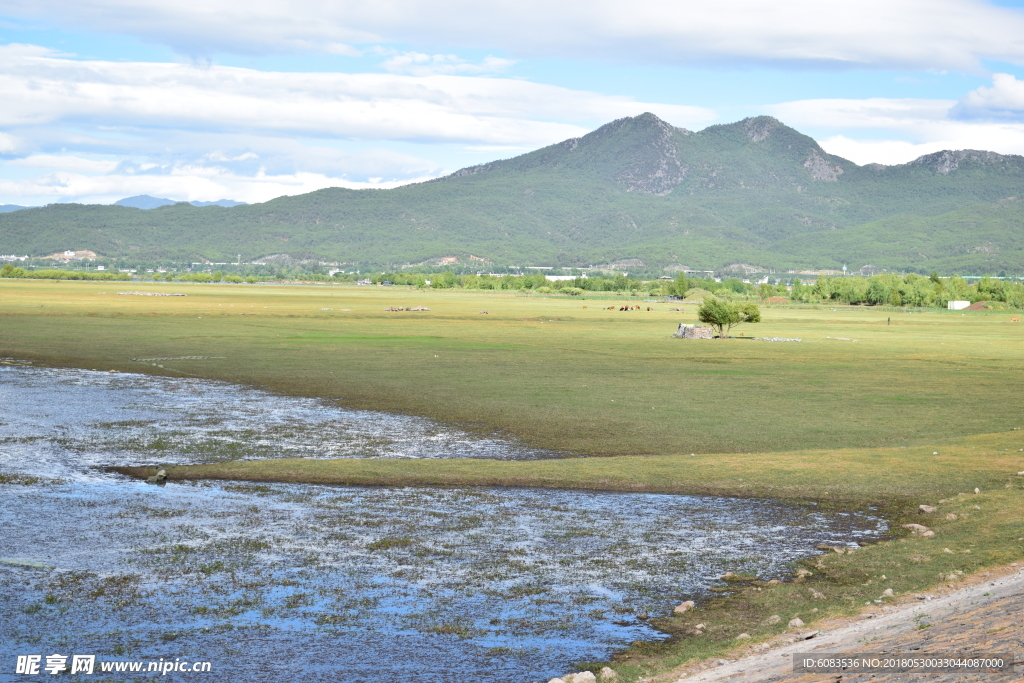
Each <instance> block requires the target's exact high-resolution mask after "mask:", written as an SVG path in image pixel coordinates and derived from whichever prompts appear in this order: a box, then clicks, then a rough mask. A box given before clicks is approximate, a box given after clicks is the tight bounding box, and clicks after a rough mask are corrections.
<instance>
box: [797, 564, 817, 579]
mask: <svg viewBox="0 0 1024 683" xmlns="http://www.w3.org/2000/svg"><path fill="white" fill-rule="evenodd" d="M793 576H794V577H796V579H797V580H798V581H799V580H800V579H806V578H807V577H808V576H814V572H812V571H811V570H810V569H804V568H803V567H801V568H800V569H797V570H796V571H795V572H793Z"/></svg>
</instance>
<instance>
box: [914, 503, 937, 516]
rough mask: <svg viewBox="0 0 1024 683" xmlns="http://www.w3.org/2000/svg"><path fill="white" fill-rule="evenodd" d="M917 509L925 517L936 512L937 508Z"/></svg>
mask: <svg viewBox="0 0 1024 683" xmlns="http://www.w3.org/2000/svg"><path fill="white" fill-rule="evenodd" d="M917 509H918V510H920V511H921V512H922V513H923V514H926V515H930V514H931V513H933V512H937V511H938V508H933V507H932V506H931V505H918V506H917Z"/></svg>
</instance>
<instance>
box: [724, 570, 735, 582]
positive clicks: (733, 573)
mask: <svg viewBox="0 0 1024 683" xmlns="http://www.w3.org/2000/svg"><path fill="white" fill-rule="evenodd" d="M734 576H736V572H726V573H724V574H722V580H723V581H728V580H729V579H731V578H732V577H734Z"/></svg>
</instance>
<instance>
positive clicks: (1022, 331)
mask: <svg viewBox="0 0 1024 683" xmlns="http://www.w3.org/2000/svg"><path fill="white" fill-rule="evenodd" d="M126 290H130V291H149V292H165V293H173V292H183V293H185V294H187V295H188V296H186V297H153V296H130V295H119V294H117V292H118V291H126ZM624 304H631V305H639V306H640V307H641V310H638V311H628V312H627V311H619V310H618V308H619V307H620V306H621V305H624ZM391 306H404V307H414V306H426V307H428V308H430V309H431V310H429V311H398V312H385V311H384V309H385V308H387V307H391ZM609 306H614V308H615V310H608V307H609ZM648 307H649V308H651V309H653V310H651V311H648V310H646V309H647V308H648ZM679 307H680V305H679V304H678V303H660V302H659V303H654V302H646V301H644V299H643V298H640V297H635V298H634V297H616V296H608V297H605V298H604V299H593V298H588V299H585V300H580V299H561V298H542V297H539V296H529V297H527V296H516V295H513V294H503V293H476V292H461V291H458V292H434V291H429V292H415V291H409V290H404V289H399V288H381V287H377V288H372V289H371V288H359V289H357V288H354V287H349V288H346V287H341V286H324V287H298V286H288V287H284V286H282V287H276V286H252V285H248V286H246V285H243V286H227V285H182V284H177V283H176V284H173V285H155V284H138V283H131V284H120V283H119V284H116V285H114V284H111V283H87V282H73V283H68V282H38V281H10V280H9V281H0V355H2V356H11V357H15V358H22V359H32V360H36V361H39V362H41V363H45V364H51V365H64V364H66V365H73V366H77V367H85V368H95V369H102V370H112V369H113V370H119V371H137V372H138V371H141V372H150V373H159V374H166V375H171V376H198V377H206V378H212V379H220V380H226V381H232V382H240V383H244V384H250V385H256V386H261V387H265V388H268V389H273V390H275V391H280V392H285V393H290V394H297V395H305V396H316V397H322V398H325V399H329V400H335V401H338V402H339V403H340V404H341V405H344V406H346V407H350V408H372V409H381V410H389V411H395V412H403V413H409V414H416V415H424V416H428V417H432V418H436V419H440V420H444V421H449V422H455V423H459V424H460V425H461V426H463V427H466V428H469V429H476V430H480V431H484V432H488V433H492V432H493V433H498V434H501V435H504V436H508V437H513V438H518V439H520V440H522V441H525V442H528V443H530V444H531V445H534V446H540V447H546V448H551V449H555V450H560V451H566V452H570V453H573V454H576V455H580V456H587V455H590V456H618V457H600V458H584V457H577V458H565V459H559V460H542V461H532V462H498V461H467V460H447V461H423V460H419V461H405V460H403V461H397V460H394V461H370V460H276V461H265V462H228V463H221V464H217V465H209V466H202V467H192V468H176V469H174V470H172V471H171V476H172V478H174V477H183V478H201V477H211V478H231V479H240V480H250V481H259V480H274V481H314V482H324V483H346V484H373V485H407V484H413V485H416V484H431V485H435V484H436V485H450V486H455V485H518V486H557V487H572V488H592V489H616V490H645V491H667V492H680V493H711V494H719V495H739V496H770V497H777V498H784V499H789V500H794V501H805V502H808V503H810V502H812V501H813V502H815V503H817V504H820V505H837V506H841V507H865V506H875V507H879V508H880V509H882V510H884V511H885V513H886V514H887V515H888V516H889V518H890V519H891V521H892V522H893V524H895V525H898V524H900V523H903V522H906V521H911V520H912V521H915V522H922V523H925V524H927V525H928V526H930V527H931V528H933V529H935V531H936V536H935V537H934V538H921V537H907V538H895V539H893V540H892V541H888V542H885V543H880V544H878V545H877V546H873V547H870V548H867V549H863V550H861V551H859V552H857V553H853V554H830V555H827V556H824V557H823V558H821V559H819V560H817V561H816V562H815V563H814V564H813V565H811V566H810V569H811V571H813V572H814V573H813V575H812V576H811V577H809V578H808V579H806V580H805V581H803V582H793V583H785V584H781V585H772V586H766V585H762V584H759V583H758V582H739V583H733V584H727V585H725V586H723V590H724V591H726V595H725V597H724V599H722V600H718V601H713V602H711V603H708V604H707V605H704V606H702V607H701V608H700V609H699V610H698V611H697V612H695V613H692V616H691V614H690V613H688V614H687V615H683V616H681V617H675V618H669V619H665V620H662V621H661V622H659V625H660V626H661V627H662V628H664V629H665V630H666V631H668V632H670V633H673V634H674V635H676V636H677V638H675V639H673V640H672V641H670V642H669V643H668V644H663V645H657V646H643V645H637V646H635V647H633V648H632V649H631V650H630V651H629V652H627V653H624V655H623V656H622V657H621V658H620V661H619V664H618V665H617V666H618V668H619V669H620V671H621V672H622V674H623V675H624V676H625V677H626V679H627V680H631V679H633V678H635V677H637V676H640V675H649V674H651V673H654V672H657V671H660V670H664V669H665V668H667V667H670V666H674V665H675V664H678V663H680V662H682V661H685V660H686V659H688V658H692V657H699V656H710V655H716V654H719V653H722V652H726V651H728V650H729V649H731V648H735V647H737V646H739V645H741V644H742V642H748V643H756V642H758V640H761V639H764V638H767V637H769V636H771V635H773V634H776V633H778V632H780V631H782V630H784V629H785V624H786V623H787V622H788V619H790V618H792V616H794V615H795V616H800V618H802V619H803V620H804V621H805V622H807V623H809V624H811V623H813V621H814V620H815V619H818V618H820V617H823V616H827V615H831V614H842V613H850V612H853V611H855V610H857V609H861V608H863V603H864V601H869V602H871V604H875V603H874V602H873V600H876V599H879V594H880V593H881V591H882V590H884V589H885V588H892V589H893V590H894V592H895V593H896V595H897V596H898V595H900V594H903V593H906V592H910V591H919V590H928V589H932V588H934V586H935V585H936V584H938V583H940V582H941V583H943V584H946V583H954V584H955V582H956V581H957V580H959V579H958V577H959V576H960V575H959V574H957V573H956V572H964V573H965V574H969V573H971V572H973V571H977V570H979V569H981V568H984V567H989V566H994V565H996V564H999V563H1005V562H1009V561H1012V560H1016V559H1020V558H1022V557H1024V506H1022V505H1021V503H1022V490H1021V481H1024V478H1018V477H1017V474H1016V473H1017V472H1018V471H1022V470H1024V450H1022V449H1024V431H1018V430H1017V428H1018V427H1022V426H1024V424H1022V423H1024V392H1021V387H1022V386H1024V383H1022V380H1024V344H1022V343H1021V341H1022V336H1024V326H1022V325H1021V324H1018V323H1012V322H1011V321H1010V318H1011V314H1007V313H983V312H977V313H966V314H965V313H953V312H945V311H936V312H905V311H899V310H893V309H890V310H883V309H868V308H860V307H822V308H789V307H769V308H765V309H763V317H764V322H763V323H761V324H759V325H756V326H755V325H751V326H747V327H745V328H740V331H745V332H746V333H747V334H756V335H757V336H763V337H786V338H801V339H802V340H803V341H802V342H800V343H768V342H764V341H755V340H750V339H741V338H737V339H731V340H723V341H719V340H709V341H684V340H678V339H673V338H671V336H670V335H671V333H672V332H673V331H674V330H675V327H676V325H677V324H678V323H679V322H694V320H695V310H694V308H695V307H694V306H692V305H684V306H682V307H683V308H684V309H685V310H683V311H681V312H680V311H672V310H669V309H671V308H679ZM484 310H486V311H487V313H486V314H484V313H481V311H484ZM890 318H891V324H889V321H888V319H890ZM182 356H193V357H194V356H199V357H204V359H183V358H180V357H182ZM975 487H977V488H979V489H980V490H981V491H982V493H980V494H977V495H976V494H973V493H971V492H972V491H973V490H974V488H975ZM958 494H965V495H958ZM940 499H941V500H945V501H947V502H945V503H942V504H939V503H938V501H939V500H940ZM920 503H928V504H932V505H937V506H938V507H939V511H938V512H937V513H933V514H929V515H924V516H921V515H917V514H916V513H914V512H913V511H914V509H915V508H916V506H917V505H918V504H920ZM975 506H977V507H975ZM947 514H954V515H956V516H957V519H955V520H947V519H946V517H945V515H947ZM900 535H901V534H897V536H900ZM945 548H949V550H950V552H945ZM968 550H969V551H971V552H965V551H968ZM883 576H885V577H887V578H882V577H883ZM950 576H952V577H953V578H949V577H950ZM811 588H814V591H811V590H810V589H811ZM815 592H817V593H819V594H820V595H821V596H822V597H815V595H814V593H815ZM812 610H813V611H812ZM771 614H779V615H781V616H783V617H784V619H783V621H782V623H781V624H776V625H771V624H765V623H764V619H765V617H766V616H769V615H771ZM696 620H699V621H701V622H703V623H705V624H707V627H706V628H705V629H703V630H702V632H701V633H696V632H695V631H694V630H693V629H692V626H693V623H694V622H695V621H696ZM741 632H745V633H748V634H750V635H752V636H753V638H752V640H750V641H742V642H741V641H737V640H736V639H735V637H736V636H737V635H739V634H740V633H741Z"/></svg>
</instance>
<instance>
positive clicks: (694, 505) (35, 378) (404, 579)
mask: <svg viewBox="0 0 1024 683" xmlns="http://www.w3.org/2000/svg"><path fill="white" fill-rule="evenodd" d="M250 391H251V390H244V389H239V388H237V387H231V386H229V385H224V384H219V383H212V382H201V381H197V380H184V381H179V380H167V379H163V378H157V379H154V378H148V377H142V376H138V375H132V376H127V375H120V376H108V375H106V374H105V373H85V372H82V371H67V370H43V369H29V368H18V369H15V370H13V371H12V370H11V369H7V368H4V369H3V370H0V401H2V405H4V407H5V411H4V417H3V418H2V419H3V421H4V423H5V424H3V425H2V426H0V430H2V432H0V434H2V435H3V436H5V437H7V439H6V441H4V442H2V443H0V473H3V474H5V475H7V477H8V478H9V480H10V481H20V482H22V483H4V484H0V500H2V506H0V529H3V533H2V535H0V557H3V558H18V559H22V560H33V561H37V562H43V563H44V564H46V565H50V566H52V567H53V569H37V568H30V567H18V566H11V565H3V564H0V625H2V630H3V632H4V638H3V639H2V641H0V681H7V680H18V679H19V678H18V677H15V676H14V675H13V671H14V656H15V655H18V654H40V655H44V656H45V655H48V654H53V653H62V654H72V653H75V654H95V655H97V659H98V660H147V661H149V660H158V659H159V658H161V657H163V658H165V659H170V658H175V657H180V658H183V659H188V660H189V661H210V662H211V664H212V671H213V674H214V676H215V677H216V680H229V681H333V680H338V681H341V680H344V681H374V682H377V681H380V682H384V681H399V680H401V681H431V682H434V681H437V682H441V681H455V680H474V681H481V682H484V683H487V682H492V681H493V682H495V683H497V682H499V681H502V682H515V681H523V682H526V681H535V680H547V679H548V678H551V677H552V676H554V675H557V674H560V673H564V672H566V671H568V670H571V669H573V665H574V663H576V662H580V661H589V660H603V659H606V658H607V657H609V656H610V655H611V654H612V653H613V652H614V651H616V650H619V649H622V648H623V647H625V646H626V645H628V643H630V642H632V641H634V640H638V639H644V640H650V639H658V638H660V637H661V636H660V634H659V633H657V632H656V631H654V630H653V629H651V628H650V627H649V626H648V625H647V624H646V622H644V621H641V620H640V619H638V618H637V615H638V614H639V613H641V612H649V613H651V614H652V615H659V614H665V613H668V612H670V611H671V609H672V606H674V605H675V604H678V602H680V601H681V600H684V599H694V598H695V599H705V598H708V597H710V596H711V593H710V592H709V590H708V589H709V587H711V586H713V585H715V584H716V583H717V577H719V576H721V574H722V573H724V572H726V571H736V572H740V571H744V572H750V573H754V574H757V575H758V576H759V577H761V578H764V579H770V578H782V577H785V576H786V575H788V573H789V571H790V570H789V569H788V567H787V565H788V564H789V563H790V562H792V561H794V560H796V559H799V558H801V557H806V556H809V555H812V554H815V552H816V551H814V550H813V548H814V546H815V545H816V544H818V543H829V544H842V543H852V542H855V541H856V540H858V539H860V540H864V539H870V538H874V537H877V536H878V535H879V534H880V533H883V532H884V530H885V525H884V522H882V521H881V520H879V519H875V518H871V517H868V516H865V515H860V514H841V513H825V512H820V511H817V510H815V509H814V508H813V507H798V506H790V505H782V504H779V503H775V502H771V501H756V500H735V499H723V498H709V497H691V496H669V495H658V494H624V493H595V492H577V491H558V490H541V489H497V488H489V489H430V488H399V489H392V488H357V487H326V486H313V485H284V484H281V485H258V486H254V485H236V484H225V483H210V482H200V483H172V484H168V485H167V486H165V487H156V486H149V485H146V484H142V483H139V482H137V481H133V480H128V479H126V478H123V477H120V476H118V475H113V474H109V473H106V472H104V471H103V470H101V469H97V466H99V465H108V464H124V463H126V462H148V461H151V460H152V457H151V456H152V452H151V449H146V448H143V449H136V450H133V446H134V445H135V444H137V443H138V442H139V438H138V435H137V433H134V432H131V430H133V429H139V430H143V434H144V439H148V438H159V437H160V436H161V434H164V433H165V432H166V431H170V430H173V431H175V433H178V432H184V433H185V434H187V435H190V436H189V437H188V438H192V439H194V441H195V442H198V443H203V442H204V440H206V439H208V438H211V437H210V434H209V432H207V431H204V430H205V429H206V428H207V426H208V425H205V424H199V425H195V424H186V425H184V426H183V425H182V422H185V421H186V419H192V418H184V417H182V416H183V415H184V416H188V415H193V416H194V415H200V416H203V417H202V419H211V420H216V421H217V422H216V426H215V428H216V429H217V430H220V432H227V433H229V434H230V435H231V436H230V437H229V438H232V439H239V440H243V441H244V439H245V436H244V434H246V433H248V432H247V430H249V429H254V430H255V429H257V428H258V427H259V425H260V422H261V421H264V422H265V423H266V424H267V425H270V426H273V425H275V424H286V425H288V431H285V430H274V429H266V430H263V431H262V432H260V436H259V438H260V440H261V443H260V448H261V449H264V451H266V452H270V453H281V454H295V453H298V452H304V449H312V450H318V449H319V448H320V445H318V443H320V442H316V441H311V440H310V439H311V437H310V436H309V435H310V434H311V433H314V432H320V431H323V430H330V429H332V427H331V426H330V425H331V424H332V423H333V421H339V422H341V421H343V420H344V429H341V428H338V429H335V431H333V432H330V433H332V434H337V433H340V434H343V435H348V436H351V435H356V436H355V437H353V438H351V439H349V440H347V441H344V444H345V445H344V448H350V449H356V450H358V448H359V447H360V446H358V445H356V444H359V443H364V442H360V441H359V439H360V438H363V437H362V436H361V435H363V434H367V433H373V432H372V431H365V432H364V431H361V430H362V425H361V424H360V419H361V415H360V414H358V413H353V412H351V411H348V412H346V411H339V410H338V409H337V408H334V407H332V406H329V405H323V404H319V403H316V402H307V401H306V400H304V399H292V398H283V397H278V396H274V395H271V394H266V393H262V392H259V393H258V394H254V393H249V392H250ZM47 396H49V399H47ZM54 396H60V397H61V399H60V400H59V401H54V400H53V397H54ZM197 396H201V397H203V398H204V401H203V402H202V404H201V405H198V404H197V403H196V397H197ZM232 396H234V397H235V398H234V403H240V404H244V405H235V404H233V402H232V399H231V397H232ZM254 396H258V401H259V403H260V404H261V407H259V408H258V409H257V408H255V407H254V406H253V405H252V404H253V403H254V402H256V401H255V400H254V398H253V397H254ZM65 397H66V398H65ZM78 397H81V398H78ZM254 411H255V412H254ZM339 415H341V416H343V418H342V417H338V416H339ZM307 416H308V418H309V420H310V424H312V425H314V426H313V427H312V428H307V425H306V423H304V422H303V420H304V419H306V417H307ZM387 418H388V419H393V420H394V421H393V422H390V423H388V424H390V425H400V426H407V427H409V428H410V429H414V428H419V429H425V431H426V432H427V433H428V437H423V436H422V433H423V432H414V433H411V434H398V435H397V436H396V434H395V433H393V430H395V429H398V427H392V428H390V429H392V433H390V434H389V435H388V439H389V441H388V443H387V444H385V445H383V446H382V445H380V444H378V443H376V442H374V443H372V444H371V445H370V446H368V447H366V450H364V451H361V454H362V455H363V456H364V457H365V456H367V455H368V454H371V453H377V454H380V453H383V454H385V456H384V457H388V456H387V454H391V457H394V454H396V453H400V454H403V455H405V456H406V457H408V455H409V454H410V453H417V454H422V453H433V454H436V455H435V456H434V457H438V456H441V455H454V456H456V457H458V456H459V455H462V456H463V457H465V453H466V452H474V451H473V448H475V447H477V446H479V445H480V442H478V441H476V440H475V437H469V436H468V435H462V434H459V433H458V432H457V431H454V430H450V429H443V428H439V427H437V428H435V426H432V425H431V424H430V423H429V422H427V421H420V420H415V419H413V418H395V417H394V416H387ZM381 419H382V418H381V417H380V414H379V413H377V414H371V417H369V418H367V420H368V421H369V422H374V421H377V422H380V420H381ZM129 420H131V421H134V420H138V421H140V422H144V424H143V425H141V426H129V427H127V428H122V427H121V426H119V425H118V424H116V423H124V422H126V421H129ZM104 423H114V424H110V425H109V426H107V425H106V424H104ZM424 425H426V427H425V428H424ZM124 429H127V430H128V432H129V435H128V436H127V437H126V436H125V434H124ZM211 429H213V427H211ZM368 429H371V430H372V427H371V428H368ZM435 429H436V431H432V430H435ZM145 430H148V431H145ZM289 434H291V435H295V436H289ZM437 434H442V435H444V436H442V437H441V438H440V440H432V438H433V436H434V435H437ZM218 437H219V434H218ZM176 438H177V437H176ZM144 439H142V440H143V441H144ZM482 442H483V443H484V444H486V446H481V447H482V448H483V450H484V451H485V452H487V453H490V454H492V457H511V456H509V455H508V454H509V453H522V451H519V450H517V448H518V447H517V446H515V445H514V444H507V443H504V442H501V441H499V440H497V439H484V440H482ZM182 443H186V444H187V443H188V442H182ZM439 443H445V444H448V445H447V446H445V447H443V448H442V447H440V446H438V444H439ZM464 443H465V444H468V445H467V446H466V448H465V450H464V451H459V448H460V446H459V445H460V444H464ZM90 444H99V445H102V446H104V448H94V447H93V446H91V445H90ZM394 444H402V445H401V446H396V445H394ZM453 444H454V445H453ZM144 445H145V444H144ZM375 449H379V450H375ZM445 449H449V450H445ZM495 453H501V454H502V455H501V456H496V455H494V454H495ZM165 455H166V453H164V452H161V454H160V456H161V461H167V460H169V458H166V457H164V456H165ZM206 457H208V454H206V453H200V454H198V455H197V454H192V455H190V453H189V449H188V447H187V445H185V446H179V447H178V451H176V452H175V453H174V458H177V459H179V460H182V461H188V460H191V459H196V460H203V459H204V458H206ZM243 457H256V456H255V455H254V454H253V453H245V454H244V455H243ZM378 457H380V456H379V455H378ZM526 457H537V456H536V454H535V453H533V454H531V453H530V452H527V454H526ZM29 476H32V477H44V479H42V480H39V481H35V482H34V483H33V481H32V479H28V478H26V477H29ZM46 478H49V479H46ZM54 478H56V479H58V480H59V481H54V480H53V479H54ZM176 675H177V676H179V677H183V678H187V677H188V674H173V673H172V674H169V675H168V676H169V677H170V678H174V677H175V676H176ZM82 678H83V680H92V679H101V676H98V675H94V676H83V677H82ZM128 680H146V677H145V675H140V674H133V675H131V676H130V678H129V679H128Z"/></svg>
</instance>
